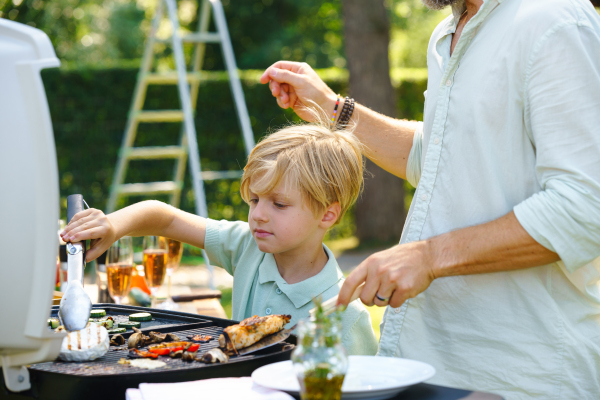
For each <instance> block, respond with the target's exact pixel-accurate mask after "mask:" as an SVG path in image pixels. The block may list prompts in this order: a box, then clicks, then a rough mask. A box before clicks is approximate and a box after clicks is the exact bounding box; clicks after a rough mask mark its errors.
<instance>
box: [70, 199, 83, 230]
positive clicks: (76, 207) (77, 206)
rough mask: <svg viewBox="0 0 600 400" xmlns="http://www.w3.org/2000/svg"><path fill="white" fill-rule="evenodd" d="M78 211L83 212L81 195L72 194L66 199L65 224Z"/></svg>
mask: <svg viewBox="0 0 600 400" xmlns="http://www.w3.org/2000/svg"><path fill="white" fill-rule="evenodd" d="M80 211H83V195H81V194H72V195H70V196H69V197H67V224H68V223H69V222H71V219H72V218H73V216H74V215H75V214H77V213H78V212H80Z"/></svg>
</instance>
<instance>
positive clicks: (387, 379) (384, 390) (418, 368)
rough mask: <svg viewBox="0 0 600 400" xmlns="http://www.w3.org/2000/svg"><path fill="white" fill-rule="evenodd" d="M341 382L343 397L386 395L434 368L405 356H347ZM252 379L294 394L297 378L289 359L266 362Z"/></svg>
mask: <svg viewBox="0 0 600 400" xmlns="http://www.w3.org/2000/svg"><path fill="white" fill-rule="evenodd" d="M349 364H350V365H349V367H348V372H347V373H346V378H345V379H344V384H343V385H342V399H343V400H357V399H364V398H369V399H373V400H375V399H388V398H390V397H393V396H395V395H396V394H398V393H400V392H401V391H402V390H404V389H406V388H407V387H408V386H410V385H415V384H417V383H421V382H423V381H426V380H427V379H430V378H431V377H433V375H435V369H434V368H433V367H432V366H431V365H429V364H425V363H423V362H420V361H414V360H408V359H406V358H394V357H375V356H350V357H349ZM252 379H253V380H254V382H255V383H257V384H259V385H261V386H265V387H268V388H271V389H276V390H282V391H284V392H288V393H292V394H297V393H298V392H299V391H300V385H299V384H298V378H296V373H295V372H294V367H293V365H292V362H291V361H282V362H278V363H274V364H269V365H265V366H263V367H260V368H258V369H257V370H256V371H254V372H253V373H252Z"/></svg>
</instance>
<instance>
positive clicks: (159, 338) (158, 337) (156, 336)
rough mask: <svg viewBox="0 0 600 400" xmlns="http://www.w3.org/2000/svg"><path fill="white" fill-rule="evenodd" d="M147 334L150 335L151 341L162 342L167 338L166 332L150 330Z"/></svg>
mask: <svg viewBox="0 0 600 400" xmlns="http://www.w3.org/2000/svg"><path fill="white" fill-rule="evenodd" d="M148 336H150V342H151V343H162V342H164V341H165V339H166V338H167V334H166V333H160V332H154V331H152V332H150V333H149V334H148Z"/></svg>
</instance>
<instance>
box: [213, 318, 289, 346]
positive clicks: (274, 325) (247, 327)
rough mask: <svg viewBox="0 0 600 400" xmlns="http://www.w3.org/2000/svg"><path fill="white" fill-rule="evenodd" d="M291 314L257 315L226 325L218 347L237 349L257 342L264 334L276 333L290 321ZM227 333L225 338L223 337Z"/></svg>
mask: <svg viewBox="0 0 600 400" xmlns="http://www.w3.org/2000/svg"><path fill="white" fill-rule="evenodd" d="M290 319H292V316H291V315H283V314H282V315H269V316H266V317H259V316H257V315H255V316H253V317H250V318H246V319H245V320H243V321H242V322H240V323H239V324H237V325H231V326H228V327H227V328H225V329H224V330H223V334H221V335H220V336H219V347H221V348H223V349H226V350H239V349H243V348H244V347H248V346H251V345H253V344H254V343H256V342H258V341H259V340H261V339H262V338H264V337H265V336H268V335H271V334H273V333H277V332H279V331H280V330H282V329H283V327H284V326H285V325H286V324H287V323H288V322H290ZM225 335H227V338H226V337H225Z"/></svg>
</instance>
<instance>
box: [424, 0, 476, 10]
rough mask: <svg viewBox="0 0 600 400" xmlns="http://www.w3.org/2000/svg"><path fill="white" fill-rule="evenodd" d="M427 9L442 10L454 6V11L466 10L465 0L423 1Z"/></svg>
mask: <svg viewBox="0 0 600 400" xmlns="http://www.w3.org/2000/svg"><path fill="white" fill-rule="evenodd" d="M422 1H423V4H425V6H426V7H427V8H430V9H432V10H441V9H442V8H444V7H448V6H452V9H453V10H456V9H459V8H462V9H464V5H465V0H422Z"/></svg>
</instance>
